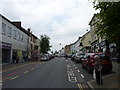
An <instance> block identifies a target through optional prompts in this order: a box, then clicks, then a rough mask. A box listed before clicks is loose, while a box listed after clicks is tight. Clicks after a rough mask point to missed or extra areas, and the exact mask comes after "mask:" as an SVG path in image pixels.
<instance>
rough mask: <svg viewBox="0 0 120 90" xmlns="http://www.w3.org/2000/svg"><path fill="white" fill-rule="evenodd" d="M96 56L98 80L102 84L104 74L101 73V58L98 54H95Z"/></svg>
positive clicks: (95, 67)
mask: <svg viewBox="0 0 120 90" xmlns="http://www.w3.org/2000/svg"><path fill="white" fill-rule="evenodd" d="M94 58H95V60H96V61H95V65H94V69H95V76H96V82H97V84H98V85H102V84H103V81H102V75H101V70H102V65H101V60H100V58H99V56H98V55H95V56H94Z"/></svg>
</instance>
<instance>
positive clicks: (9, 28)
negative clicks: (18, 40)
mask: <svg viewBox="0 0 120 90" xmlns="http://www.w3.org/2000/svg"><path fill="white" fill-rule="evenodd" d="M8 36H9V37H11V36H12V28H11V27H8Z"/></svg>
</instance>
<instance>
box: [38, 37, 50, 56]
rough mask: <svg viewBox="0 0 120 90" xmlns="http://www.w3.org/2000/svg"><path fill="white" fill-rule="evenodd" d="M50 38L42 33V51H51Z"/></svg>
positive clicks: (43, 52)
mask: <svg viewBox="0 0 120 90" xmlns="http://www.w3.org/2000/svg"><path fill="white" fill-rule="evenodd" d="M50 47H51V46H50V38H49V37H48V36H47V35H41V36H40V49H41V53H42V54H45V53H48V51H50Z"/></svg>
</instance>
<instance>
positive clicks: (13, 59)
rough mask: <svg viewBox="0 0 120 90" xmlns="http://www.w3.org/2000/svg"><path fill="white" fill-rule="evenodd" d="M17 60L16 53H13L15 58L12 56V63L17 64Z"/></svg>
mask: <svg viewBox="0 0 120 90" xmlns="http://www.w3.org/2000/svg"><path fill="white" fill-rule="evenodd" d="M16 59H17V56H16V54H15V53H13V56H12V63H15V61H16Z"/></svg>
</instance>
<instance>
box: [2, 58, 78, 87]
mask: <svg viewBox="0 0 120 90" xmlns="http://www.w3.org/2000/svg"><path fill="white" fill-rule="evenodd" d="M67 75H68V73H67V62H66V61H65V59H64V58H55V59H54V60H51V61H48V62H46V63H44V64H41V65H40V66H39V67H36V68H35V69H34V70H31V71H30V72H28V73H27V74H24V75H20V76H19V77H17V78H15V79H14V80H7V81H6V82H4V83H3V88H79V87H78V86H77V83H73V82H69V80H68V76H67Z"/></svg>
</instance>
